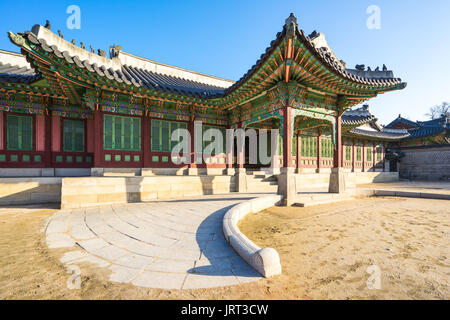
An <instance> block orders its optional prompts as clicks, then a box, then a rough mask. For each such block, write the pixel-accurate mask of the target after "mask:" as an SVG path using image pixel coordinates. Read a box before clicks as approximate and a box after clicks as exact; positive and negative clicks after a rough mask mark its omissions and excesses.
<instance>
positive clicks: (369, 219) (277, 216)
mask: <svg viewBox="0 0 450 320" xmlns="http://www.w3.org/2000/svg"><path fill="white" fill-rule="evenodd" d="M449 227H450V203H449V201H447V200H426V199H402V198H366V199H362V200H356V201H346V202H342V203H336V204H331V205H322V206H316V207H309V208H289V209H286V208H280V207H275V208H271V209H269V210H266V211H264V212H261V213H258V214H255V215H250V216H248V217H247V218H246V219H244V221H242V223H241V226H240V228H241V231H242V232H244V233H245V234H246V235H247V236H248V237H249V238H250V239H252V240H253V241H254V242H255V243H257V244H258V245H259V246H261V247H268V246H272V247H274V248H275V249H276V250H277V251H278V252H279V254H280V258H281V265H282V267H283V275H282V276H280V282H281V283H292V285H291V286H292V287H294V288H295V290H294V291H293V292H299V293H300V295H305V296H306V297H307V298H312V299H450V287H449V285H450V257H449V255H450V246H449V245H450V228H449ZM369 266H376V267H371V269H372V268H373V270H376V269H378V270H379V274H380V280H381V281H380V282H381V283H380V289H377V290H375V289H369V288H368V286H367V280H368V279H369V277H372V273H373V271H371V274H369V273H367V268H368V267H369ZM369 270H370V269H369ZM374 275H375V274H374Z"/></svg>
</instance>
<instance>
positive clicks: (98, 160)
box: [94, 106, 104, 168]
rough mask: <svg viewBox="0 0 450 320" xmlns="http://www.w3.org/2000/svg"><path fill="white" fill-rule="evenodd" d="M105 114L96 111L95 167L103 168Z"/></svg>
mask: <svg viewBox="0 0 450 320" xmlns="http://www.w3.org/2000/svg"><path fill="white" fill-rule="evenodd" d="M103 156H104V155H103V113H102V112H101V111H100V110H99V109H98V106H97V109H96V110H95V111H94V167H95V168H101V167H102V166H103V161H104V159H103Z"/></svg>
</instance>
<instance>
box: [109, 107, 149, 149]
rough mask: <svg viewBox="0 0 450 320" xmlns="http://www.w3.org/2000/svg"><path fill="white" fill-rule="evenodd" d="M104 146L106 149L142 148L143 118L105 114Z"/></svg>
mask: <svg viewBox="0 0 450 320" xmlns="http://www.w3.org/2000/svg"><path fill="white" fill-rule="evenodd" d="M103 146H104V149H105V150H126V151H140V150H141V119H139V118H135V117H123V116H113V115H106V114H105V116H104V121H103Z"/></svg>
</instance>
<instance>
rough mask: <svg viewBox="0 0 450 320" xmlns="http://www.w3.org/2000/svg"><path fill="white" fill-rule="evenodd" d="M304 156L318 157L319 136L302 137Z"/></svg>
mask: <svg viewBox="0 0 450 320" xmlns="http://www.w3.org/2000/svg"><path fill="white" fill-rule="evenodd" d="M301 149H302V157H305V158H313V157H317V137H302V148H301Z"/></svg>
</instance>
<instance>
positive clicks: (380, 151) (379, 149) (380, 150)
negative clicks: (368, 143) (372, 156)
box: [377, 147, 383, 162]
mask: <svg viewBox="0 0 450 320" xmlns="http://www.w3.org/2000/svg"><path fill="white" fill-rule="evenodd" d="M382 159H383V148H382V147H377V162H380V161H381V160H382Z"/></svg>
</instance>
